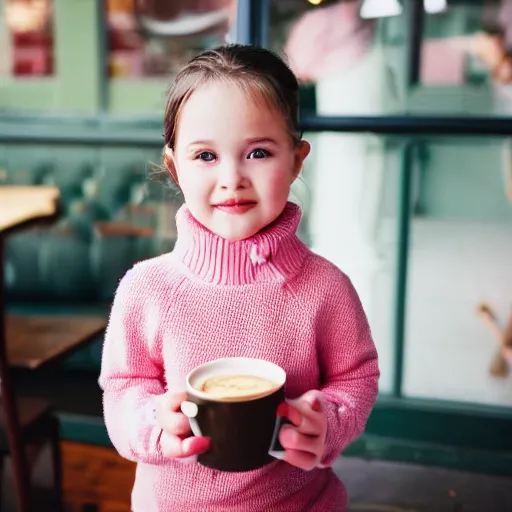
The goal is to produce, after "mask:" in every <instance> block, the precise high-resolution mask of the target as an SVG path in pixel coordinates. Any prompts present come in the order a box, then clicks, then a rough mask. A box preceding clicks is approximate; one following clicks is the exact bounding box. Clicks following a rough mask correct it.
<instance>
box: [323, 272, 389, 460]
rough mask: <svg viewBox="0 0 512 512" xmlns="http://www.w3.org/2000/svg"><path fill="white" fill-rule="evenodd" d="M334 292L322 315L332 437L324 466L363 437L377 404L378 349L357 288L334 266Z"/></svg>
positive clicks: (325, 394) (326, 398)
mask: <svg viewBox="0 0 512 512" xmlns="http://www.w3.org/2000/svg"><path fill="white" fill-rule="evenodd" d="M330 284H331V285H330V288H331V292H330V293H329V297H328V298H327V300H326V301H325V303H324V305H323V308H322V312H321V314H320V318H319V339H318V343H319V348H318V350H319V360H320V365H321V375H322V385H321V388H320V390H321V391H322V394H323V398H324V407H325V410H326V413H327V439H326V449H325V452H324V457H323V459H322V465H323V466H330V465H331V464H332V463H333V462H334V461H335V460H336V458H337V457H338V456H339V455H340V453H341V452H342V451H343V449H344V448H345V447H346V446H347V445H348V444H350V443H351V442H352V441H353V440H354V439H356V438H357V437H359V435H361V434H362V433H363V431H364V429H365V426H366V422H367V419H368V417H369V415H370V412H371V410H372V408H373V406H374V404H375V400H376V398H377V392H378V380H379V367H378V362H377V350H376V348H375V345H374V343H373V340H372V336H371V332H370V327H369V325H368V321H367V318H366V315H365V313H364V311H363V307H362V305H361V302H360V300H359V297H358V295H357V292H356V290H355V289H354V287H353V285H352V283H351V281H350V279H349V278H348V277H347V276H346V275H345V274H343V273H342V272H340V271H339V270H338V269H334V272H333V275H332V276H331V279H330Z"/></svg>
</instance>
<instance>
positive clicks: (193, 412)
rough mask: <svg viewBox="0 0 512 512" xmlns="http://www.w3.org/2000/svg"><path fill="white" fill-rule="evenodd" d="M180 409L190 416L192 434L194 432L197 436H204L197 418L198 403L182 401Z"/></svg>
mask: <svg viewBox="0 0 512 512" xmlns="http://www.w3.org/2000/svg"><path fill="white" fill-rule="evenodd" d="M180 409H181V412H182V413H183V414H184V415H185V416H186V417H187V418H188V422H189V424H190V430H191V431H192V434H194V435H195V436H196V437H203V434H202V433H201V429H200V428H199V423H197V420H196V416H197V414H198V412H199V407H198V406H197V404H195V403H194V402H189V401H188V400H185V401H183V402H181V405H180Z"/></svg>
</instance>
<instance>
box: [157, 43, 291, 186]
mask: <svg viewBox="0 0 512 512" xmlns="http://www.w3.org/2000/svg"><path fill="white" fill-rule="evenodd" d="M221 80H223V81H225V82H226V83H234V84H236V85H239V86H240V87H241V88H243V90H244V91H245V92H246V93H247V94H253V95H254V94H256V95H259V96H260V97H262V98H263V99H264V100H265V101H266V102H267V103H268V104H269V105H271V106H272V107H274V108H277V109H278V110H279V111H280V112H281V113H282V114H283V116H284V118H285V120H286V123H287V125H288V130H289V132H290V136H291V138H292V140H293V142H294V144H297V143H298V142H299V141H300V139H301V132H300V129H299V84H298V82H297V78H296V77H295V75H294V74H293V72H292V71H291V70H290V68H289V67H288V66H287V65H286V64H285V63H284V62H283V60H282V59H281V58H280V57H279V56H277V55H276V54H275V53H273V52H271V51H269V50H265V49H264V48H258V47H255V46H244V45H236V44H235V45H228V46H221V47H219V48H215V49H213V50H206V51H204V52H202V53H200V54H199V55H197V56H196V57H194V58H193V59H192V60H191V61H190V62H189V63H188V64H187V65H186V66H185V67H184V68H183V69H182V70H181V71H180V72H179V73H178V75H177V76H176V79H175V80H174V82H173V84H172V85H171V87H170V88H169V92H168V96H167V105H166V108H165V119H164V137H165V145H166V148H167V147H169V148H170V149H174V145H175V141H176V130H177V124H178V121H179V116H180V111H181V109H182V107H183V105H184V104H185V102H186V101H187V100H188V98H190V96H191V95H192V93H193V92H194V91H196V90H197V89H198V88H199V87H201V86H202V85H205V84H208V83H212V82H215V81H221ZM164 163H165V166H166V167H167V169H168V170H169V172H170V173H171V175H172V177H173V179H174V181H175V182H176V184H178V179H177V175H176V169H175V167H174V163H173V161H172V157H171V156H170V154H169V153H167V152H166V151H165V150H164Z"/></svg>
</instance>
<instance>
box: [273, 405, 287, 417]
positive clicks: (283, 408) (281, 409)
mask: <svg viewBox="0 0 512 512" xmlns="http://www.w3.org/2000/svg"><path fill="white" fill-rule="evenodd" d="M289 410H290V408H289V407H288V404H287V403H286V402H282V403H280V404H279V406H278V407H277V411H276V414H277V416H282V417H283V418H286V417H287V416H288V412H289Z"/></svg>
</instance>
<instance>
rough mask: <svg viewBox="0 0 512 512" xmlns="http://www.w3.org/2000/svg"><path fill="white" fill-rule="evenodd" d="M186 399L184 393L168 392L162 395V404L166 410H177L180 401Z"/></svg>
mask: <svg viewBox="0 0 512 512" xmlns="http://www.w3.org/2000/svg"><path fill="white" fill-rule="evenodd" d="M186 399H187V394H186V393H176V394H168V393H166V394H165V395H164V402H163V404H162V405H163V406H164V407H165V408H166V409H167V410H171V411H174V412H177V411H179V410H180V406H181V403H182V402H184V401H185V400H186Z"/></svg>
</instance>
